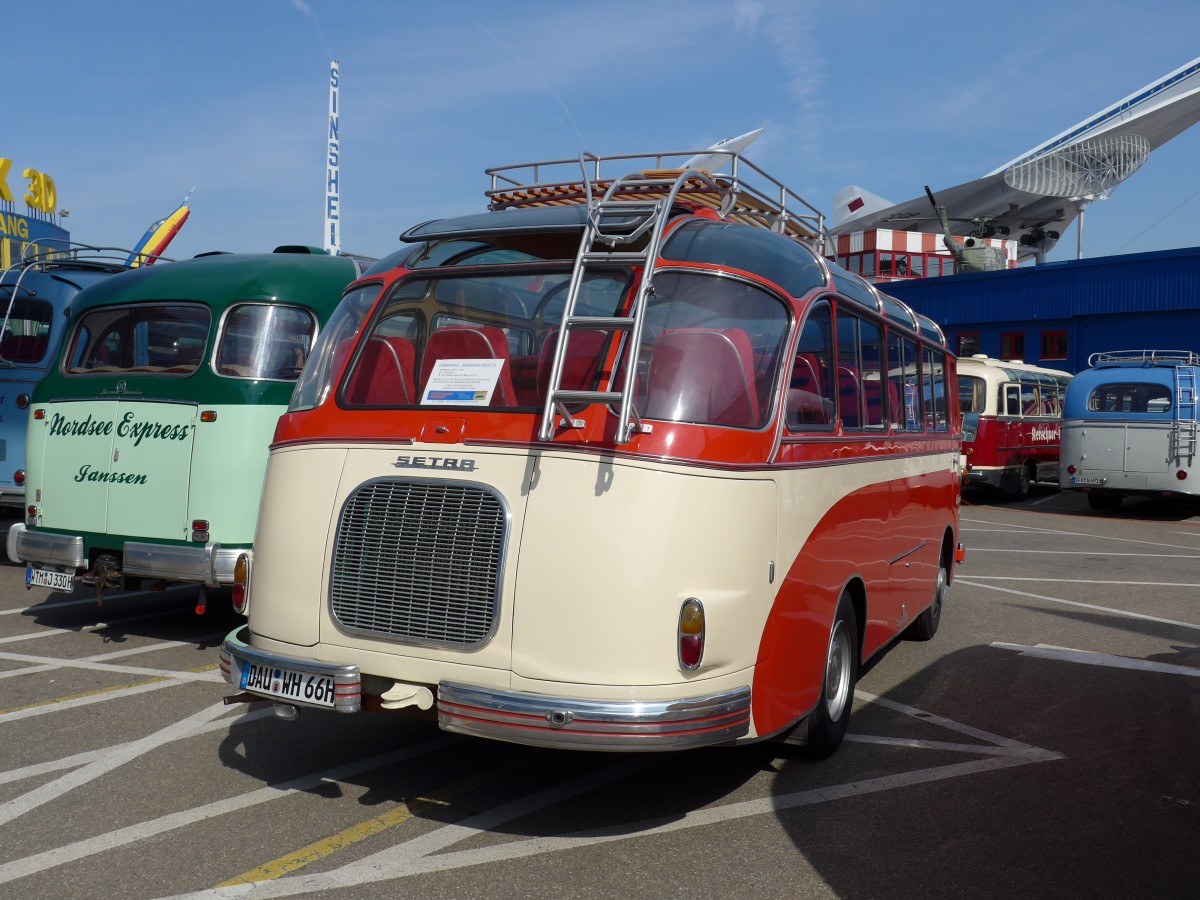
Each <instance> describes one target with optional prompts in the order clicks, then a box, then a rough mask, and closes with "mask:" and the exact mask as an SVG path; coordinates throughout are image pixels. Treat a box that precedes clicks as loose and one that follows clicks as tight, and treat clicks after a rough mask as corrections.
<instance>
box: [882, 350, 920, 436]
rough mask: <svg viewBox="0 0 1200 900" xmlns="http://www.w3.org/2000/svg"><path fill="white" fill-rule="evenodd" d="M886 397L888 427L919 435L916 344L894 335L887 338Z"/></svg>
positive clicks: (918, 360) (918, 376)
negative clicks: (887, 399)
mask: <svg viewBox="0 0 1200 900" xmlns="http://www.w3.org/2000/svg"><path fill="white" fill-rule="evenodd" d="M888 366H889V369H888V397H889V401H890V402H889V406H888V408H889V410H890V412H891V416H890V418H891V423H892V427H893V428H896V429H898V430H901V431H921V430H922V429H923V428H924V424H923V418H922V414H921V373H920V356H918V354H917V342H916V341H914V340H912V339H911V338H906V337H901V336H900V335H898V334H894V333H890V332H889V334H888Z"/></svg>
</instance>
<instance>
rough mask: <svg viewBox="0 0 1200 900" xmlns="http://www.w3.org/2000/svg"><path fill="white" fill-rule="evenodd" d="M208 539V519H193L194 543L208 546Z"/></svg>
mask: <svg viewBox="0 0 1200 900" xmlns="http://www.w3.org/2000/svg"><path fill="white" fill-rule="evenodd" d="M208 537H209V535H208V519H192V541H193V542H194V543H197V544H207V543H208Z"/></svg>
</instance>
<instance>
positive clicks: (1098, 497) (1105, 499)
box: [1087, 491, 1125, 512]
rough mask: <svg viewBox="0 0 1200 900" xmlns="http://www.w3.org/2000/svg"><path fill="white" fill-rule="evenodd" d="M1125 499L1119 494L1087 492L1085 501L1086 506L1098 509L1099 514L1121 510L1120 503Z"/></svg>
mask: <svg viewBox="0 0 1200 900" xmlns="http://www.w3.org/2000/svg"><path fill="white" fill-rule="evenodd" d="M1123 499H1125V498H1124V497H1123V496H1122V495H1121V494H1117V493H1114V492H1109V491H1088V492H1087V500H1088V506H1090V507H1091V508H1092V509H1098V510H1100V511H1101V512H1116V511H1117V510H1118V509H1120V508H1121V501H1122V500H1123Z"/></svg>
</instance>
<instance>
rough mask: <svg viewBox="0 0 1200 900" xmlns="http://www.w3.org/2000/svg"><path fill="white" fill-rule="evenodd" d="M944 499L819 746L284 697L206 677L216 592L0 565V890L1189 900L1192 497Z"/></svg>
mask: <svg viewBox="0 0 1200 900" xmlns="http://www.w3.org/2000/svg"><path fill="white" fill-rule="evenodd" d="M964 499H965V501H966V502H964V506H963V514H962V524H963V532H962V540H963V543H964V544H965V545H966V546H967V548H968V554H967V561H966V563H965V564H964V565H963V566H961V567H960V568H959V570H958V573H957V578H956V582H955V584H954V586H953V588H952V589H951V591H950V596H949V600H948V603H947V606H946V609H945V612H944V614H943V617H942V624H941V630H940V631H939V633H938V635H937V636H936V637H935V638H934V640H932V641H930V642H928V643H911V642H902V643H899V644H897V645H896V646H895V647H893V648H892V650H891V651H890V652H889V653H888V654H886V656H884V657H883V658H882V659H880V660H879V661H877V662H876V663H875V664H874V665H873V666H872V667H871V668H870V670H869V671H868V672H867V673H866V674H865V675H864V676H863V677H862V679H861V680H860V682H859V684H858V693H857V699H856V704H855V709H854V714H853V719H852V721H851V726H850V731H851V734H850V735H849V736H848V738H847V742H846V743H845V744H844V745H843V747H842V748H841V749H840V750H839V751H838V753H837V754H835V756H833V757H832V758H831V759H828V760H826V761H823V762H812V761H810V760H808V759H806V758H805V757H803V756H802V755H801V754H800V753H798V752H797V751H796V750H795V749H793V748H789V747H784V746H779V745H755V746H750V747H741V748H720V749H708V750H702V751H693V752H689V753H684V754H671V755H637V754H632V755H624V754H622V755H603V754H580V753H568V752H555V751H547V750H537V749H531V748H524V747H517V746H509V745H504V744H496V743H488V742H483V741H477V740H473V739H468V738H463V737H458V736H453V735H447V734H443V733H441V732H439V731H438V730H437V729H436V727H435V726H433V725H431V724H428V723H426V722H422V721H415V720H409V719H404V718H392V717H385V716H378V715H370V714H362V715H358V716H339V715H336V714H334V713H324V712H302V713H301V715H300V717H299V719H297V720H296V721H291V722H289V721H283V720H280V719H276V718H274V717H273V716H272V715H271V711H270V708H269V707H266V706H256V707H253V708H251V707H246V706H225V705H224V704H223V703H222V698H223V697H224V696H226V695H227V694H229V693H231V691H230V690H229V689H228V687H227V686H226V685H224V683H223V682H221V680H220V677H219V675H218V673H217V647H218V645H219V642H220V639H221V637H222V636H223V635H224V634H225V633H226V632H227V631H228V630H230V629H231V628H232V627H233V626H234V625H235V624H236V622H237V618H236V617H235V616H234V615H233V614H232V613H231V612H229V611H228V610H227V609H225V608H224V606H223V605H222V604H221V603H219V602H215V601H214V602H213V603H212V604H211V605H210V607H209V610H208V612H207V613H206V614H205V615H204V616H197V615H195V614H194V612H193V611H192V606H193V605H194V603H193V598H192V596H191V595H190V594H189V592H187V591H167V592H163V593H158V594H140V595H135V596H126V597H117V598H109V599H108V600H107V601H106V602H105V604H104V605H103V606H102V607H97V605H96V603H95V600H94V598H93V597H89V596H88V595H87V594H86V593H78V594H75V595H69V596H68V595H62V594H57V595H52V594H51V593H50V592H49V591H46V590H43V589H35V590H31V591H26V589H25V587H24V580H23V576H24V573H23V570H22V569H20V568H18V567H16V566H12V565H3V566H0V747H3V750H4V752H3V756H2V759H0V894H2V895H4V896H5V897H12V898H18V897H29V898H34V897H36V898H44V897H51V896H53V897H81V898H83V897H96V898H112V897H123V898H124V897H128V898H144V897H145V898H149V897H168V896H180V895H198V896H217V897H219V896H252V897H259V896H264V897H265V896H296V895H310V896H319V897H323V898H328V897H337V898H350V897H355V898H358V897H367V898H383V897H395V896H397V895H400V894H405V895H413V896H420V897H422V898H442V897H446V898H450V897H482V896H487V897H489V898H497V897H500V898H503V897H554V898H572V897H580V898H583V897H589V898H591V897H632V896H637V897H694V896H721V897H725V896H727V897H744V896H759V897H841V898H859V897H861V898H876V897H901V898H907V897H911V898H917V897H923V898H924V897H962V896H971V897H1006V898H1009V897H1013V896H1021V897H1026V898H1027V897H1035V898H1036V897H1056V898H1057V897H1156V898H1159V897H1165V898H1171V897H1180V898H1183V897H1187V898H1193V897H1195V896H1197V895H1198V893H1200V858H1198V857H1200V854H1197V848H1200V763H1197V759H1196V758H1197V750H1198V749H1200V517H1197V516H1196V515H1194V514H1193V510H1192V509H1190V508H1189V507H1187V506H1185V505H1182V504H1178V503H1172V502H1168V501H1163V500H1150V501H1143V500H1139V501H1130V502H1127V503H1126V504H1125V506H1124V507H1123V508H1122V509H1121V510H1120V511H1119V512H1117V513H1114V514H1103V515H1101V514H1098V513H1094V512H1092V511H1090V510H1089V509H1088V508H1087V505H1086V504H1085V503H1084V502H1083V497H1082V496H1080V495H1075V494H1066V495H1060V494H1058V493H1057V492H1055V491H1052V490H1049V489H1042V490H1039V491H1037V492H1035V494H1034V495H1033V496H1032V497H1031V498H1030V500H1029V501H1028V502H1026V503H1023V504H1003V503H993V502H991V500H990V499H989V498H988V497H987V496H986V495H984V496H976V495H973V494H967V495H966V496H965V498H964ZM9 521H11V519H8V520H3V521H0V528H3V527H6V526H7V523H8V522H9Z"/></svg>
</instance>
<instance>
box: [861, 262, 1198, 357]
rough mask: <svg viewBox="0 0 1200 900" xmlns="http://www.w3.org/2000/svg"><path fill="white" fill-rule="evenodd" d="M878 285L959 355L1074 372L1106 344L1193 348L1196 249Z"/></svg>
mask: <svg viewBox="0 0 1200 900" xmlns="http://www.w3.org/2000/svg"><path fill="white" fill-rule="evenodd" d="M881 287H883V289H884V290H886V291H887V292H888V293H889V294H891V295H893V296H894V297H898V298H900V299H901V300H903V301H904V302H905V303H907V304H908V305H909V306H911V307H912V308H913V309H915V310H916V311H917V312H920V313H922V314H923V315H926V316H928V317H929V318H931V319H933V320H934V321H935V322H937V323H938V324H939V325H940V326H941V327H942V329H943V330H944V331H945V332H946V337H947V339H948V340H949V341H950V346H951V347H952V348H953V349H954V351H955V352H956V353H958V355H960V356H970V355H971V354H973V353H984V354H987V355H988V356H991V357H995V358H998V359H1019V360H1023V361H1024V362H1028V363H1034V364H1036V365H1042V366H1046V367H1047V368H1051V369H1063V370H1065V371H1068V372H1079V371H1082V370H1083V369H1086V368H1087V361H1088V357H1089V356H1090V355H1091V354H1093V353H1098V352H1103V351H1108V350H1129V349H1159V350H1193V351H1200V247H1189V248H1185V249H1180V250H1159V251H1155V252H1153V253H1134V254H1128V255H1125V256H1106V257H1098V258H1095V259H1080V260H1069V261H1066V262H1055V263H1044V264H1042V265H1040V266H1029V267H1026V268H1020V269H1008V270H1006V271H1000V272H984V273H978V274H970V275H954V276H949V277H942V278H924V279H912V280H906V281H893V282H889V283H888V284H887V285H886V286H881Z"/></svg>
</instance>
